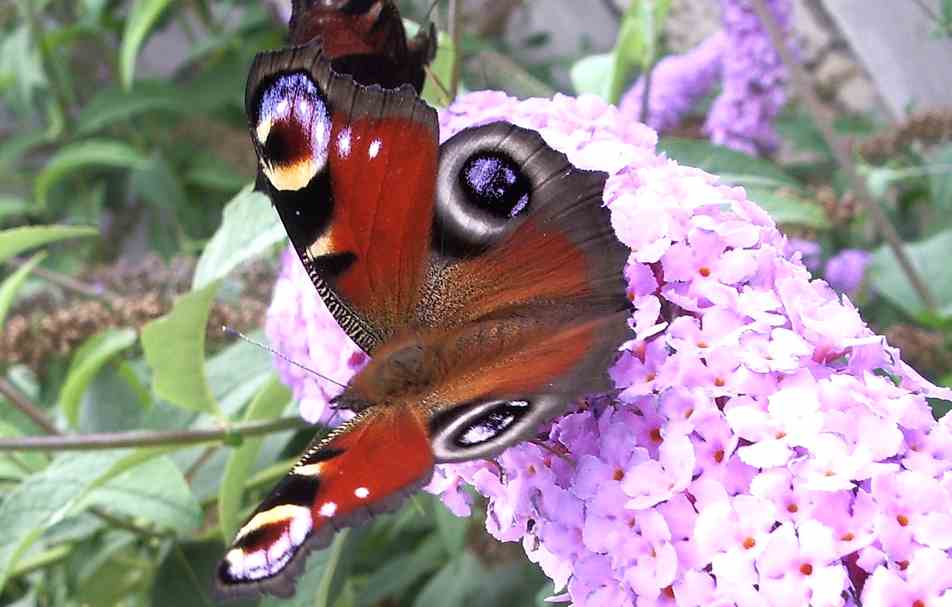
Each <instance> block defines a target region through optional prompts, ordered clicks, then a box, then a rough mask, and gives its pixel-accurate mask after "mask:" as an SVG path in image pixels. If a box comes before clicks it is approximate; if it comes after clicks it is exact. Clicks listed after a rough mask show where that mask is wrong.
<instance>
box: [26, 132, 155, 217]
mask: <svg viewBox="0 0 952 607" xmlns="http://www.w3.org/2000/svg"><path fill="white" fill-rule="evenodd" d="M147 162H148V161H147V159H146V158H145V157H143V156H142V155H141V154H140V153H139V152H138V151H137V150H136V149H135V148H134V147H132V146H130V145H129V144H127V143H123V142H122V141H114V140H110V139H89V140H86V141H79V142H76V143H72V144H70V145H67V146H65V147H63V148H61V149H60V150H59V151H58V152H56V154H54V155H53V157H52V158H50V160H49V162H47V163H46V166H45V167H44V168H43V170H42V171H41V172H40V174H39V175H37V177H36V181H35V183H34V195H35V196H36V200H37V204H39V205H41V206H45V205H46V196H47V194H48V193H49V191H50V188H51V187H53V185H55V184H56V182H58V181H60V180H61V179H63V178H65V177H67V176H69V175H71V174H73V173H76V172H78V171H81V170H83V169H87V168H90V167H109V168H124V169H133V168H136V167H141V166H144V165H145V164H146V163H147Z"/></svg>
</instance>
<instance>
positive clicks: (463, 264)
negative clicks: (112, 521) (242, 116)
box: [217, 0, 629, 597]
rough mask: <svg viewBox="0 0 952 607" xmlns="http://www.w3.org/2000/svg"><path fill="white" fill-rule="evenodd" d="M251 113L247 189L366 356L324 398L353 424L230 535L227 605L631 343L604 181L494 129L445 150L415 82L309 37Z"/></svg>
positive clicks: (252, 80)
mask: <svg viewBox="0 0 952 607" xmlns="http://www.w3.org/2000/svg"><path fill="white" fill-rule="evenodd" d="M324 4H325V5H327V6H331V5H334V2H333V0H328V1H325V2H324ZM358 4H360V7H366V6H371V8H372V6H374V5H377V4H378V3H374V2H365V3H358ZM383 4H386V3H383ZM354 6H355V7H357V6H356V5H354ZM358 8H359V7H358ZM246 111H247V114H248V118H249V131H250V133H251V138H252V141H253V143H254V146H255V149H256V151H257V153H258V157H259V161H260V172H259V179H258V188H259V189H260V190H262V191H263V192H265V193H266V194H267V195H268V196H269V197H270V198H271V200H272V202H273V203H274V205H275V208H276V209H277V211H278V214H279V215H280V217H281V220H282V222H283V223H284V225H285V227H286V229H287V231H288V235H289V237H290V240H291V243H292V245H293V247H294V249H295V251H296V252H297V253H298V256H299V257H300V259H301V262H302V263H303V264H304V267H305V269H306V270H307V272H308V275H309V276H310V277H311V279H312V281H313V283H314V285H315V288H316V289H317V291H318V293H319V294H320V296H321V297H322V298H323V299H324V301H325V303H326V304H327V307H328V309H329V311H330V312H331V314H332V315H333V316H334V318H335V319H336V320H337V321H338V323H339V324H340V325H341V327H342V328H343V329H344V330H345V332H346V333H347V334H348V335H349V336H350V337H351V339H353V341H354V342H355V343H356V344H357V345H358V346H359V347H360V348H362V349H363V350H364V351H365V352H367V353H368V354H370V355H371V359H370V361H369V362H368V364H367V365H366V366H365V367H364V368H363V369H362V370H361V371H359V372H358V373H357V374H356V375H355V376H354V377H353V378H352V379H351V380H350V381H349V382H348V384H347V386H346V388H345V389H344V391H343V393H341V394H340V395H339V396H338V397H337V398H336V399H335V401H334V404H335V406H337V407H341V408H346V409H350V410H351V411H353V412H354V413H355V417H354V418H353V419H352V420H351V421H350V422H348V423H346V424H345V425H344V426H342V427H341V428H339V429H337V430H335V431H334V432H333V433H332V434H331V435H330V436H328V437H325V438H321V439H317V440H315V442H314V443H313V444H312V445H311V446H310V447H309V448H308V450H307V451H306V452H305V454H304V455H303V456H302V458H301V460H300V461H299V462H298V464H297V465H296V466H295V467H294V468H293V469H292V471H291V472H290V474H289V475H288V476H287V477H286V478H285V479H284V480H282V481H281V482H280V483H279V484H278V485H277V486H276V487H275V489H274V490H273V491H272V493H271V494H270V495H269V496H268V497H267V498H266V499H265V500H264V502H263V503H262V504H261V505H260V506H259V507H258V508H257V509H256V510H255V512H254V513H253V514H252V515H251V517H250V518H249V519H248V521H247V522H246V523H245V525H243V527H242V529H241V530H240V531H239V533H238V535H237V537H236V538H235V541H234V542H233V544H232V546H231V548H230V549H229V550H228V552H227V553H226V555H225V558H224V560H223V561H222V563H221V565H220V566H219V570H218V576H217V588H218V590H219V593H220V594H221V595H223V596H226V597H228V596H238V595H245V594H249V593H255V592H269V593H273V594H279V595H287V594H289V593H291V592H293V577H294V574H295V573H296V572H297V571H298V570H299V569H300V567H301V563H302V562H303V560H304V555H305V554H306V553H307V551H308V550H309V549H311V548H314V547H318V546H321V545H324V544H325V543H326V541H327V540H328V538H329V537H330V535H331V534H332V533H333V531H334V530H336V529H338V528H340V527H341V526H348V525H354V524H357V523H360V522H362V521H364V520H365V519H366V518H368V517H369V516H371V515H373V514H376V513H378V512H381V511H385V510H387V509H389V508H391V507H393V506H395V505H396V504H398V503H399V502H400V500H401V499H402V498H403V496H405V495H407V494H408V493H409V492H412V491H414V490H415V489H417V488H418V487H420V486H421V485H422V484H424V483H426V482H427V481H428V480H429V478H430V476H431V475H432V471H433V466H434V465H435V464H436V463H440V462H455V461H466V460H472V459H478V458H483V457H491V456H493V455H496V454H498V453H499V452H500V451H501V450H503V449H504V448H505V447H507V446H509V445H511V444H513V443H515V442H518V441H519V440H523V439H525V438H529V437H531V436H533V433H535V432H537V431H538V429H539V428H540V426H541V425H542V424H543V423H544V422H545V421H546V420H548V419H550V418H552V417H553V416H555V415H557V414H559V413H561V412H563V411H564V410H565V408H566V407H568V406H569V405H570V404H571V403H572V402H574V401H576V400H577V399H578V398H579V397H581V396H582V395H585V394H588V393H594V392H600V391H605V390H608V389H610V387H611V386H610V381H609V380H608V377H607V373H606V370H607V368H608V367H609V366H610V364H611V362H612V360H613V359H614V356H615V353H616V351H617V349H618V347H619V346H620V344H621V343H622V342H623V341H624V340H625V339H626V337H627V335H628V331H629V329H628V324H627V317H628V300H627V297H626V295H625V286H624V282H623V279H622V274H621V270H622V267H623V265H624V263H625V260H626V258H627V254H628V251H627V250H626V249H625V248H624V247H623V246H622V245H621V244H620V243H619V242H618V241H617V239H616V238H615V237H614V234H613V232H612V230H611V226H610V222H609V220H608V216H607V211H606V210H605V209H604V208H603V206H602V196H603V191H604V185H605V178H606V176H605V175H604V174H603V173H597V172H591V171H582V170H579V169H577V168H575V167H574V166H572V165H571V163H569V162H568V160H567V159H566V157H565V156H564V155H563V154H561V153H559V152H556V151H555V150H553V149H551V148H550V147H549V146H548V145H547V144H546V143H545V141H544V140H543V139H542V138H541V137H540V136H539V134H538V133H536V132H534V131H530V130H527V129H524V128H520V127H517V126H515V125H512V124H508V123H502V122H498V123H492V124H488V125H483V126H480V127H476V128H471V129H467V130H464V131H462V132H460V133H458V134H456V135H454V136H453V137H451V138H449V139H448V140H447V141H446V142H445V143H444V144H443V145H440V144H439V128H438V124H437V120H436V113H435V112H434V111H433V110H432V108H430V107H429V106H427V105H426V104H425V103H424V102H423V101H422V100H420V98H419V96H418V94H417V90H416V89H414V87H413V86H412V85H411V84H409V83H407V82H406V81H403V84H402V86H399V87H397V88H383V87H381V86H377V85H374V86H364V85H361V84H359V83H358V82H357V81H355V79H354V78H353V77H351V76H349V75H342V74H339V73H338V72H337V71H336V69H335V67H334V63H333V60H332V58H328V57H327V56H326V53H325V51H324V50H323V49H322V47H321V46H320V45H318V44H311V45H307V46H303V47H297V48H293V49H289V50H285V51H280V52H277V53H264V54H262V55H259V57H258V59H257V60H256V61H255V64H254V66H253V67H252V69H251V73H250V76H249V81H248V87H247V92H246Z"/></svg>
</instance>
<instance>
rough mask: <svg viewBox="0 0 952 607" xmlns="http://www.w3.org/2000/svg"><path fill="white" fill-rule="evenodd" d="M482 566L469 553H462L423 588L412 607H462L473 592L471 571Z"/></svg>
mask: <svg viewBox="0 0 952 607" xmlns="http://www.w3.org/2000/svg"><path fill="white" fill-rule="evenodd" d="M481 568H482V566H481V565H480V564H479V561H477V560H476V557H474V556H473V555H472V554H470V552H469V551H468V550H467V551H463V552H462V553H461V554H458V555H456V556H455V557H454V558H453V559H452V560H450V561H449V562H448V563H447V564H446V566H445V567H443V569H441V570H440V572H439V573H437V574H436V575H435V576H433V577H432V578H430V581H429V582H428V583H427V584H426V585H425V586H424V587H423V589H422V590H421V591H420V594H419V595H417V598H416V601H414V603H413V607H462V605H464V604H465V601H466V598H467V596H469V595H471V594H472V593H473V591H474V590H475V588H474V586H473V581H474V579H473V577H474V576H473V575H472V573H473V571H474V570H478V569H481Z"/></svg>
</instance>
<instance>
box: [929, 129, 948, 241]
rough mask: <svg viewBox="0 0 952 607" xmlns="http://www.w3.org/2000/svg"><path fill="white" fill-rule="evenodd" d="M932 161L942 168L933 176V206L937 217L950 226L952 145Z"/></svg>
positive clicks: (940, 150) (946, 147) (937, 153)
mask: <svg viewBox="0 0 952 607" xmlns="http://www.w3.org/2000/svg"><path fill="white" fill-rule="evenodd" d="M932 161H933V163H934V164H937V165H939V167H940V170H938V171H936V172H934V173H932V176H931V184H930V185H931V188H932V204H933V206H934V207H935V216H936V217H937V218H939V220H940V221H941V222H942V223H944V224H945V225H946V226H948V225H949V224H950V222H952V219H950V216H952V168H950V167H952V145H945V146H943V147H942V148H940V149H939V150H938V151H937V152H936V155H935V158H933V159H932Z"/></svg>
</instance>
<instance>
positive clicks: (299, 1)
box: [289, 0, 436, 92]
mask: <svg viewBox="0 0 952 607" xmlns="http://www.w3.org/2000/svg"><path fill="white" fill-rule="evenodd" d="M289 25H290V30H291V43H292V44H294V45H304V44H308V43H310V42H314V41H317V40H319V41H320V44H321V48H322V49H323V51H324V54H325V56H326V57H328V58H330V59H331V60H332V64H333V67H334V69H335V70H336V71H337V72H338V73H341V74H350V75H351V76H353V77H354V80H355V81H356V82H358V83H359V84H367V85H370V84H378V85H381V86H385V87H388V88H395V87H398V86H400V85H401V84H404V83H409V84H411V85H412V86H413V87H414V88H415V89H416V90H417V91H418V92H419V91H421V90H423V81H424V80H425V78H426V73H425V67H426V65H427V64H429V63H430V62H431V61H432V60H433V57H434V56H435V55H436V30H435V29H434V28H433V27H429V28H422V29H421V30H420V32H419V34H417V36H415V37H414V38H412V39H410V38H408V37H407V34H406V30H405V29H404V26H403V20H402V19H401V18H400V13H399V11H398V10H397V7H396V5H395V4H394V2H393V0H294V2H293V4H292V12H291V22H290V24H289Z"/></svg>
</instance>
